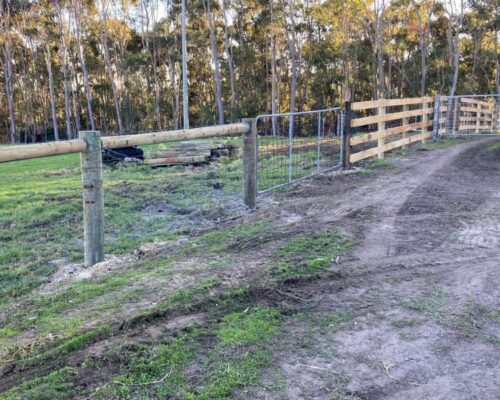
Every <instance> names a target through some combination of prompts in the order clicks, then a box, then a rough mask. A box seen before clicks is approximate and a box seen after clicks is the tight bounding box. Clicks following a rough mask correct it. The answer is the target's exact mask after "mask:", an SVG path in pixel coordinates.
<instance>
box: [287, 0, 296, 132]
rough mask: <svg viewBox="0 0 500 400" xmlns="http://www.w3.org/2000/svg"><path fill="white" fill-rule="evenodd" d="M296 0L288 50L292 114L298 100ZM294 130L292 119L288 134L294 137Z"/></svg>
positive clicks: (291, 11) (291, 1)
mask: <svg viewBox="0 0 500 400" xmlns="http://www.w3.org/2000/svg"><path fill="white" fill-rule="evenodd" d="M293 2H294V0H289V5H290V22H291V32H290V38H289V40H288V48H289V51H290V63H291V69H292V70H291V77H290V79H291V81H290V112H292V113H293V112H295V99H296V91H297V90H296V89H297V36H296V32H295V15H294V11H295V10H294V5H293ZM293 130H294V118H293V116H292V117H290V122H289V125H288V134H289V135H293Z"/></svg>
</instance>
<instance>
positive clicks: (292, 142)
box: [256, 107, 342, 193]
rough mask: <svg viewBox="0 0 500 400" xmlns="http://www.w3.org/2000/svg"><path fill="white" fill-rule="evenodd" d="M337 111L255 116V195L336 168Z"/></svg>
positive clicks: (339, 129) (330, 109)
mask: <svg viewBox="0 0 500 400" xmlns="http://www.w3.org/2000/svg"><path fill="white" fill-rule="evenodd" d="M341 110H342V109H341V108H340V107H335V108H328V109H323V110H313V111H302V112H295V113H282V114H265V115H259V116H258V117H257V118H256V130H257V135H258V151H257V157H258V167H257V182H258V192H259V193H266V192H269V191H271V190H273V189H276V188H279V187H282V186H285V185H289V184H291V183H293V182H296V181H298V180H301V179H306V178H308V177H310V176H312V175H315V174H318V173H321V172H325V171H327V170H331V169H335V168H340V166H341V163H340V158H341V150H340V146H341V137H340V135H341V132H342V131H341V120H342V118H341Z"/></svg>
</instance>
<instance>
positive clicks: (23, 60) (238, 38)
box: [0, 0, 500, 142]
mask: <svg viewBox="0 0 500 400" xmlns="http://www.w3.org/2000/svg"><path fill="white" fill-rule="evenodd" d="M0 1H1V7H0V19H1V20H0V62H1V66H0V75H1V76H0V78H1V79H0V92H1V93H2V96H1V97H0V141H4V142H7V141H11V142H32V141H44V140H53V139H56V140H57V139H64V138H72V137H75V135H76V132H78V130H83V129H98V130H100V131H102V132H103V133H109V134H115V133H117V134H118V133H135V132H142V131H149V130H158V129H173V128H180V127H182V73H181V72H182V71H181V36H180V32H181V21H180V8H181V4H180V1H178V0H166V1H162V0H99V1H94V0H50V1H49V0H42V1H28V0H17V1H12V0H0ZM187 12H188V23H187V51H188V81H189V103H190V106H189V115H190V120H191V125H192V126H202V125H211V124H216V123H220V122H228V121H235V120H238V119H240V118H242V117H247V116H255V115H257V114H259V113H269V112H271V111H274V112H287V111H290V110H292V111H302V110H310V109H317V108H324V107H331V106H334V105H339V104H340V103H342V102H343V101H345V100H367V99H372V98H377V97H386V98H392V97H404V96H419V95H421V94H429V95H433V94H438V93H443V94H450V93H463V94H472V93H493V92H497V93H500V84H499V49H498V32H499V26H500V3H499V2H498V0H469V1H468V2H467V3H465V0H268V1H263V0H188V2H187Z"/></svg>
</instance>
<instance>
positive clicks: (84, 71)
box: [74, 0, 95, 131]
mask: <svg viewBox="0 0 500 400" xmlns="http://www.w3.org/2000/svg"><path fill="white" fill-rule="evenodd" d="M82 12H83V10H82V7H81V4H80V1H79V0H78V1H77V5H76V7H75V10H74V13H75V15H74V16H75V32H76V42H77V47H78V58H79V61H80V65H81V67H82V74H83V82H84V85H85V98H86V99H87V112H88V118H89V122H90V128H91V129H92V130H93V131H95V121H94V113H93V111H92V93H91V91H90V81H89V73H88V70H87V65H86V64H85V54H84V52H83V47H82V41H81V27H80V17H79V14H80V13H82Z"/></svg>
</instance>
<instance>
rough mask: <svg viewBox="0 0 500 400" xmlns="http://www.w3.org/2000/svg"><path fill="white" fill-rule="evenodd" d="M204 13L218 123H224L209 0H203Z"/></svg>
mask: <svg viewBox="0 0 500 400" xmlns="http://www.w3.org/2000/svg"><path fill="white" fill-rule="evenodd" d="M203 6H204V7H205V13H206V14H207V18H208V27H209V30H210V48H211V50H212V60H213V62H214V77H215V101H216V103H217V114H218V117H219V125H224V104H223V102H222V77H221V73H220V63H219V54H218V50H217V37H216V36H215V23H214V17H213V14H212V10H211V8H210V0H203Z"/></svg>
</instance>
